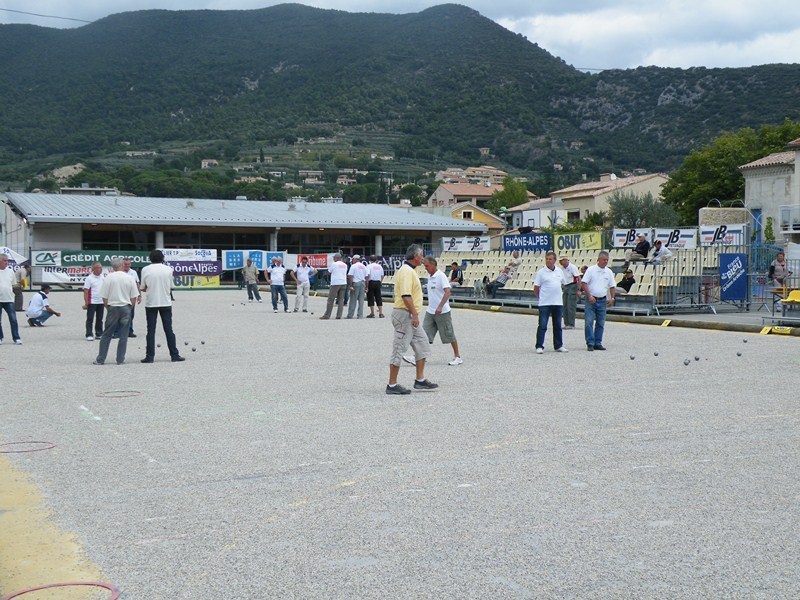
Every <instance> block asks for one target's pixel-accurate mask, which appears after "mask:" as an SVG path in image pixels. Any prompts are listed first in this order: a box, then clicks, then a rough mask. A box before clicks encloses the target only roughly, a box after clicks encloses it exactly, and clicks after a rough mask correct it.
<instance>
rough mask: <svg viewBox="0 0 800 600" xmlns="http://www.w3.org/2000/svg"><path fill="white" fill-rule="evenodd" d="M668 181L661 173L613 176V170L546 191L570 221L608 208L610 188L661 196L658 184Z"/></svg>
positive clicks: (658, 197) (612, 190)
mask: <svg viewBox="0 0 800 600" xmlns="http://www.w3.org/2000/svg"><path fill="white" fill-rule="evenodd" d="M667 181H669V177H668V176H667V175H664V174H663V173H655V174H650V175H640V176H637V177H617V176H616V175H614V174H613V173H604V174H603V175H601V176H600V181H590V182H586V183H578V184H576V185H571V186H569V187H565V188H563V189H560V190H556V191H554V192H552V193H551V194H550V198H551V199H552V200H553V202H559V203H562V204H563V207H564V208H563V210H565V212H566V216H567V222H568V223H573V222H575V221H580V220H581V219H585V218H586V217H587V216H589V214H590V213H595V212H606V211H608V200H609V199H610V198H611V196H612V194H613V193H614V192H617V191H620V192H626V193H631V194H647V193H648V192H649V193H651V194H652V195H653V198H656V199H658V200H660V199H661V187H662V186H663V185H664V184H665V183H666V182H667Z"/></svg>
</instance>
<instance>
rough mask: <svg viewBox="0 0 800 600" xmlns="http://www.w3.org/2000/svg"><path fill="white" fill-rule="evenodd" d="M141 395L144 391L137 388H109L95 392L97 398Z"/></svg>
mask: <svg viewBox="0 0 800 600" xmlns="http://www.w3.org/2000/svg"><path fill="white" fill-rule="evenodd" d="M141 395H142V392H139V391H136V390H108V391H107V392H100V393H99V394H95V396H96V397H97V398H136V397H137V396H141Z"/></svg>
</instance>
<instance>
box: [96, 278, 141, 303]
mask: <svg viewBox="0 0 800 600" xmlns="http://www.w3.org/2000/svg"><path fill="white" fill-rule="evenodd" d="M100 294H101V295H102V297H103V298H105V299H106V300H108V305H109V306H130V305H131V298H136V297H137V296H138V295H139V291H138V290H137V289H136V282H135V281H134V280H133V278H132V277H130V276H129V275H128V274H127V273H126V272H125V271H114V272H113V273H109V275H108V277H106V280H105V281H104V282H103V286H102V287H101V288H100Z"/></svg>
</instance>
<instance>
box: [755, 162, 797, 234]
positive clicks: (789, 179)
mask: <svg viewBox="0 0 800 600" xmlns="http://www.w3.org/2000/svg"><path fill="white" fill-rule="evenodd" d="M793 179H794V168H793V167H791V166H789V165H786V166H780V167H772V168H765V169H758V170H757V171H753V172H745V173H744V202H745V206H747V208H749V209H750V210H751V211H752V210H756V209H760V210H761V227H762V228H764V227H766V226H767V217H772V228H773V231H774V232H775V237H776V238H778V239H779V238H780V237H781V232H780V219H781V206H785V205H787V204H794V202H793V201H792V192H793V189H792V184H793Z"/></svg>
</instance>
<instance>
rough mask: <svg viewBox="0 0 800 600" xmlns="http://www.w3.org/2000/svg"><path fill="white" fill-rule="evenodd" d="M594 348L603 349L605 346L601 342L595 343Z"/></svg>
mask: <svg viewBox="0 0 800 600" xmlns="http://www.w3.org/2000/svg"><path fill="white" fill-rule="evenodd" d="M594 349H595V350H605V349H606V347H605V346H603V345H601V344H596V345H595V347H594Z"/></svg>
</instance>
